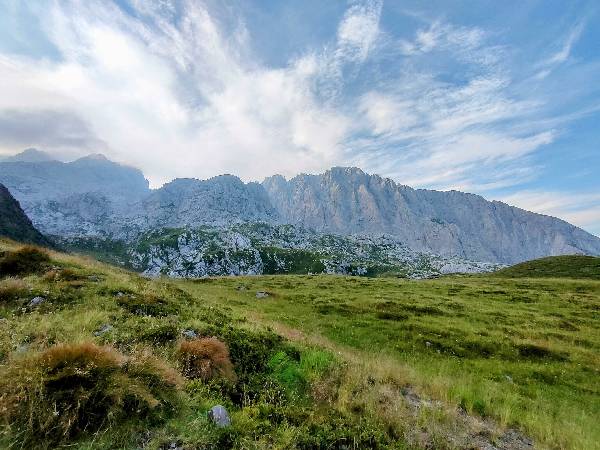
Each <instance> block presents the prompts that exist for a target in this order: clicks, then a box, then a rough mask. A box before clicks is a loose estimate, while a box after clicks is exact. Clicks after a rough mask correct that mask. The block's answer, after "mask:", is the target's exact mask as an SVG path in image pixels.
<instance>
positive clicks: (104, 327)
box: [94, 323, 113, 336]
mask: <svg viewBox="0 0 600 450" xmlns="http://www.w3.org/2000/svg"><path fill="white" fill-rule="evenodd" d="M112 329H113V326H112V325H110V324H108V323H106V324H104V325H102V326H101V327H100V328H98V329H97V330H96V331H95V332H94V336H102V335H103V334H105V333H108V332H109V331H110V330H112Z"/></svg>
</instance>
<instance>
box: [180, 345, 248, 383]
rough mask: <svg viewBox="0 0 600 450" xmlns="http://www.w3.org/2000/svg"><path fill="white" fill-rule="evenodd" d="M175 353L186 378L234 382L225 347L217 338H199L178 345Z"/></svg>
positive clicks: (234, 376)
mask: <svg viewBox="0 0 600 450" xmlns="http://www.w3.org/2000/svg"><path fill="white" fill-rule="evenodd" d="M177 353H178V355H179V359H180V360H181V362H182V364H183V374H184V375H185V376H186V377H188V378H201V379H203V380H205V381H208V380H211V379H213V378H218V377H220V378H225V379H227V380H230V381H235V380H236V378H237V377H236V375H235V372H234V371H233V364H232V363H231V360H230V359H229V349H228V348H227V345H225V344H224V343H223V342H221V341H219V340H218V339H217V338H214V337H210V338H201V339H194V340H191V341H182V342H180V343H179V346H178V349H177Z"/></svg>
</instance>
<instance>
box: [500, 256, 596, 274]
mask: <svg viewBox="0 0 600 450" xmlns="http://www.w3.org/2000/svg"><path fill="white" fill-rule="evenodd" d="M496 276H499V277H508V278H581V279H590V280H600V258H597V257H594V256H585V255H565V256H550V257H548V258H541V259H534V260H533V261H525V262H523V263H520V264H516V265H514V266H511V267H507V268H506V269H503V270H500V271H498V272H497V273H496Z"/></svg>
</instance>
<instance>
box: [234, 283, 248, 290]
mask: <svg viewBox="0 0 600 450" xmlns="http://www.w3.org/2000/svg"><path fill="white" fill-rule="evenodd" d="M236 289H237V290H238V291H245V290H246V289H248V288H247V287H246V286H244V285H242V284H240V285H239V286H238V287H236Z"/></svg>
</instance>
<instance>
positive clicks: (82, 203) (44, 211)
mask: <svg viewBox="0 0 600 450" xmlns="http://www.w3.org/2000/svg"><path fill="white" fill-rule="evenodd" d="M33 156H35V158H33ZM32 159H35V160H34V161H32ZM0 182H2V183H4V184H5V185H6V187H7V188H8V189H10V191H11V193H12V194H13V195H14V196H15V198H16V199H17V200H18V201H19V202H20V203H21V206H22V207H23V209H24V210H25V212H26V213H27V215H28V216H29V217H30V218H31V220H32V222H33V223H34V225H35V226H36V227H38V228H39V229H40V230H41V231H43V232H44V233H46V234H53V235H86V234H87V235H97V234H102V233H104V232H105V231H106V230H108V229H111V228H113V227H115V226H116V224H115V222H114V220H113V219H114V218H115V217H121V216H122V215H123V212H124V211H128V210H129V208H130V205H131V204H133V203H136V202H138V201H139V200H140V199H142V198H144V197H145V196H147V195H148V194H149V193H150V189H149V186H148V181H147V180H146V179H145V178H144V175H143V174H142V172H141V171H139V170H138V169H134V168H132V167H127V166H123V165H120V164H117V163H115V162H112V161H109V160H108V159H106V158H105V157H104V156H102V155H90V156H87V157H84V158H80V159H78V160H76V161H73V162H70V163H63V162H60V161H55V160H52V159H51V158H50V157H48V156H46V157H44V154H43V153H42V152H39V151H36V153H34V154H32V152H31V151H25V152H23V153H21V154H20V155H16V156H15V157H12V158H10V159H8V160H4V161H0Z"/></svg>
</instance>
